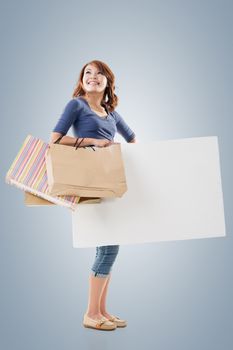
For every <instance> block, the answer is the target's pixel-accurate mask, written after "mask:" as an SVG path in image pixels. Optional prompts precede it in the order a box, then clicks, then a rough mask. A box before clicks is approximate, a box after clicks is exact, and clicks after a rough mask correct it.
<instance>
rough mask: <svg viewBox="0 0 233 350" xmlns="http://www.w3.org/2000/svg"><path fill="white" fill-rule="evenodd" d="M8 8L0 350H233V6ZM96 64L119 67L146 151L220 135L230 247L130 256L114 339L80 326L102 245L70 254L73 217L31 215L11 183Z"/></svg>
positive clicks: (118, 284)
mask: <svg viewBox="0 0 233 350" xmlns="http://www.w3.org/2000/svg"><path fill="white" fill-rule="evenodd" d="M0 10H1V11H0V13H1V18H0V26H1V30H0V33H1V85H2V87H1V131H2V132H1V138H0V142H1V175H2V176H1V242H0V250H1V251H0V257H1V261H0V278H1V289H0V291H1V297H0V322H1V324H0V348H1V349H3V350H21V349H22V350H29V349H30V350H31V349H33V350H37V349H38V350H42V349H43V350H51V349H56V350H63V349H69V350H76V349H83V350H85V349H96V350H97V349H102V350H105V349H111V350H114V349H128V348H132V349H135V350H137V349H147V348H149V347H152V348H153V349H158V350H160V349H161V350H164V349H165V350H166V349H169V350H170V349H175V350H176V349H177V350H183V349H185V350H187V349H188V350H197V349H199V350H219V349H221V350H230V349H232V347H233V300H232V297H233V281H232V277H233V273H232V263H233V254H232V248H233V238H232V227H233V220H232V209H233V208H232V175H233V174H232V169H233V168H232V146H233V142H232V112H233V106H232V101H233V96H232V83H233V79H232V75H233V70H232V65H233V42H232V37H233V1H232V0H229V1H227V0H221V1H220V0H212V1H211V0H209V1H207V0H201V1H200V0H193V1H189V0H187V1H184V0H173V1H172V0H170V1H168V0H163V1H162V0H159V1H156V0H154V1H148V0H144V1H121V0H120V1H116V2H113V1H101V0H100V1H88V2H84V1H64V0H63V1H44V0H43V1H42V0H41V1H34V0H33V1H16V0H14V1H12V0H10V1H1V9H0ZM92 59H100V60H102V61H104V62H106V63H107V64H108V65H109V66H110V68H111V69H112V70H113V72H114V74H115V76H116V86H117V88H116V94H117V95H118V96H119V99H120V102H119V106H118V107H117V110H118V112H119V113H121V114H122V116H123V117H124V118H125V120H126V121H127V123H128V124H129V125H130V127H131V128H132V129H133V130H134V131H135V133H136V135H137V140H138V141H145V140H165V139H175V138H185V137H195V136H212V135H217V136H218V138H219V147H220V157H221V173H222V185H223V194H224V206H225V218H226V231H227V236H226V237H222V238H212V239H199V240H189V241H177V242H176V241H173V242H161V243H157V244H141V245H140V244H139V245H137V244H135V245H128V246H121V247H120V251H119V255H118V257H117V260H116V262H115V264H114V267H113V274H112V280H111V283H110V287H109V294H108V311H109V312H111V313H113V314H116V315H119V316H120V317H122V318H125V319H127V321H128V327H126V328H125V329H117V330H116V331H114V332H100V331H95V330H88V329H86V328H84V327H83V326H82V318H83V313H84V312H85V310H86V307H87V296H88V278H89V272H90V268H91V266H92V263H93V262H94V256H95V248H90V249H74V248H73V247H72V232H71V215H70V212H69V210H68V209H65V208H61V207H58V206H53V207H41V208H28V207H26V206H25V205H24V203H23V198H24V197H23V192H22V191H20V190H18V189H16V188H15V187H13V186H9V185H6V184H5V180H4V178H5V174H6V172H7V170H8V169H9V167H10V165H11V163H12V161H13V159H14V158H15V156H16V153H17V152H18V150H19V147H20V146H21V144H22V142H23V140H24V139H25V137H26V136H27V135H28V134H32V135H34V136H38V137H40V138H42V139H43V140H45V141H48V139H49V135H50V132H51V130H52V128H53V126H54V125H55V123H56V121H57V119H58V117H59V116H60V113H61V112H62V110H63V108H64V106H65V104H66V103H67V101H68V100H69V99H70V98H71V94H72V92H73V89H74V86H75V83H76V79H77V77H78V75H79V72H80V70H81V68H82V67H83V65H84V64H85V63H86V62H88V61H89V60H92ZM69 134H70V133H69ZM118 139H119V140H121V141H122V142H124V140H123V139H122V138H121V137H119V138H118ZM139 200H140V199H139ZM152 229H153V228H152ZM142 234H143V232H142Z"/></svg>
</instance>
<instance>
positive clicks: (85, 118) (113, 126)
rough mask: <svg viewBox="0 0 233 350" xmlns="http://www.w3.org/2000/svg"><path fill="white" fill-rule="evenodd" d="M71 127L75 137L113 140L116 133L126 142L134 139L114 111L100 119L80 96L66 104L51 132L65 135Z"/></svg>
mask: <svg viewBox="0 0 233 350" xmlns="http://www.w3.org/2000/svg"><path fill="white" fill-rule="evenodd" d="M71 126H72V127H73V132H74V135H75V137H88V138H95V139H108V140H113V139H114V136H115V133H116V132H118V133H119V134H120V135H121V136H122V137H123V138H124V139H125V140H126V141H127V142H130V141H131V140H133V138H134V137H135V133H134V132H133V131H132V130H131V129H130V127H129V126H128V125H127V124H126V122H125V121H124V119H123V118H122V116H121V115H120V114H119V113H118V112H117V111H116V110H114V111H113V112H110V113H108V115H107V116H106V117H100V116H99V115H98V114H96V113H95V112H94V111H92V109H91V108H90V106H89V104H88V102H87V101H86V100H85V99H84V98H83V97H81V96H78V97H75V98H72V99H71V100H70V101H69V102H68V103H67V104H66V106H65V108H64V110H63V112H62V114H61V116H60V118H59V119H58V122H57V124H56V125H55V127H54V128H53V132H59V133H61V134H63V135H66V134H67V132H68V130H69V129H70V127H71Z"/></svg>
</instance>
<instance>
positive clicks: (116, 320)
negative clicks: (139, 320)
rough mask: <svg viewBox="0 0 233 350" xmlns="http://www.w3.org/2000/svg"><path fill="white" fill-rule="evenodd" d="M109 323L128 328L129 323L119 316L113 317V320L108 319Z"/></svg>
mask: <svg viewBox="0 0 233 350" xmlns="http://www.w3.org/2000/svg"><path fill="white" fill-rule="evenodd" d="M108 320H109V321H111V322H114V323H115V324H116V326H117V327H126V326H127V323H126V321H125V320H122V319H120V318H119V317H117V316H113V315H111V318H108Z"/></svg>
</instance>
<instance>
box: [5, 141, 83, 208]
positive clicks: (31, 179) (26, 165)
mask: <svg viewBox="0 0 233 350" xmlns="http://www.w3.org/2000/svg"><path fill="white" fill-rule="evenodd" d="M48 148H49V145H48V144H47V143H45V142H44V141H42V140H40V139H39V138H36V137H34V136H32V135H28V136H27V137H26V139H25V141H24V142H23V145H22V146H21V148H20V150H19V152H18V154H17V156H16V158H15V160H14V161H13V163H12V165H11V167H10V169H9V170H8V172H7V174H6V177H5V180H6V183H8V184H10V185H14V186H16V187H18V188H20V189H22V190H24V191H27V192H29V193H32V194H33V195H37V196H39V197H40V198H43V199H46V200H48V201H50V202H52V203H54V204H58V205H62V206H65V207H68V208H70V209H72V210H75V209H76V208H77V204H78V203H79V200H80V197H78V196H71V195H66V196H65V195H64V196H51V195H50V194H49V193H48V181H47V172H46V165H45V153H46V151H47V149H48Z"/></svg>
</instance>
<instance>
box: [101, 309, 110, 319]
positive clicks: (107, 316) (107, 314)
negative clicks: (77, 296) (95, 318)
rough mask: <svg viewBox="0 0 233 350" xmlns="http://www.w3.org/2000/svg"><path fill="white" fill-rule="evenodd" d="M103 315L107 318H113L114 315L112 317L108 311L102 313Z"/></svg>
mask: <svg viewBox="0 0 233 350" xmlns="http://www.w3.org/2000/svg"><path fill="white" fill-rule="evenodd" d="M101 314H102V315H103V316H104V317H106V318H111V317H112V315H110V314H109V313H108V312H107V311H106V312H101Z"/></svg>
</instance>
